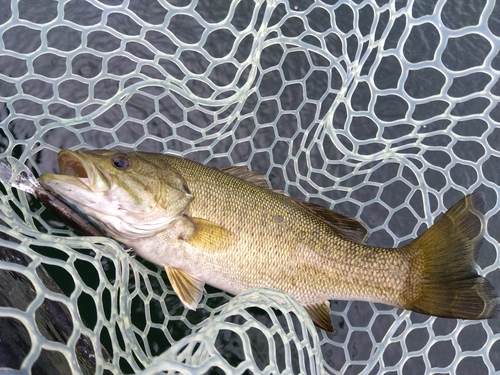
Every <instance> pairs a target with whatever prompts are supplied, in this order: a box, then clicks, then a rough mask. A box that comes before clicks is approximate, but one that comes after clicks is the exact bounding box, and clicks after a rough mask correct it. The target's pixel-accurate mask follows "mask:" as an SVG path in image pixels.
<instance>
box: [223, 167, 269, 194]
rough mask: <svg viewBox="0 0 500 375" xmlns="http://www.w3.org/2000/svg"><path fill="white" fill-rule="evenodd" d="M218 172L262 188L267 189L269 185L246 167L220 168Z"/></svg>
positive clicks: (259, 175) (262, 177) (263, 178)
mask: <svg viewBox="0 0 500 375" xmlns="http://www.w3.org/2000/svg"><path fill="white" fill-rule="evenodd" d="M220 170H221V171H222V172H224V173H227V174H230V175H232V176H235V177H238V178H240V179H242V180H244V181H246V182H250V183H252V184H254V185H257V186H260V187H262V188H266V189H269V185H268V183H267V180H266V179H265V177H264V176H262V175H261V174H258V173H257V172H255V171H250V170H248V167H247V166H246V165H234V166H231V167H225V168H220Z"/></svg>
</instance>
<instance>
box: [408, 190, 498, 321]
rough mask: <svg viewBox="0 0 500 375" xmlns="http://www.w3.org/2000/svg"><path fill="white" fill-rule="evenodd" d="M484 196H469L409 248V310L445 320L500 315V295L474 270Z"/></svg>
mask: <svg viewBox="0 0 500 375" xmlns="http://www.w3.org/2000/svg"><path fill="white" fill-rule="evenodd" d="M484 205H485V203H484V197H483V195H482V194H481V193H474V194H471V195H468V196H466V197H464V198H463V199H462V200H460V201H459V202H458V203H457V204H456V205H455V206H453V207H452V208H451V209H450V210H449V211H448V212H447V213H446V214H445V215H443V217H441V219H439V220H438V222H437V223H436V224H434V225H433V226H432V227H431V228H430V229H429V230H427V231H426V232H425V233H424V234H423V235H422V236H420V237H419V238H417V239H416V240H415V241H413V242H412V243H410V244H409V245H407V246H405V248H404V249H405V251H407V252H408V256H409V257H410V258H412V259H413V262H412V268H413V275H412V277H411V278H409V283H408V288H407V292H406V296H407V303H406V305H405V306H402V307H404V308H405V309H409V310H414V311H417V312H422V313H425V314H429V315H434V316H440V317H445V318H461V319H487V318H493V317H499V316H500V299H499V297H498V295H497V293H496V291H495V289H494V288H493V286H492V285H491V283H490V282H489V281H488V280H486V279H485V278H484V277H482V276H480V275H478V274H477V272H476V270H475V265H476V263H475V255H476V254H477V250H478V249H479V247H480V246H481V242H482V238H483V230H484V224H483V212H484Z"/></svg>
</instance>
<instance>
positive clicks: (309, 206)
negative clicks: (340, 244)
mask: <svg viewBox="0 0 500 375" xmlns="http://www.w3.org/2000/svg"><path fill="white" fill-rule="evenodd" d="M290 199H291V200H293V201H294V202H295V203H296V204H298V205H299V206H301V207H302V208H304V209H306V210H308V211H309V212H311V213H312V214H314V215H316V216H317V217H319V218H320V219H321V220H322V221H323V222H325V223H326V224H328V225H329V226H330V227H332V228H333V229H334V230H335V232H337V233H338V234H339V235H341V236H342V237H344V238H345V239H347V240H350V241H354V242H357V243H364V242H365V241H366V238H367V235H368V231H367V229H366V227H365V226H364V225H363V224H362V223H361V222H360V221H358V220H356V219H353V218H350V217H348V216H345V215H342V214H339V213H338V212H334V211H332V210H329V209H328V208H325V207H322V206H319V205H317V204H314V203H310V202H304V201H301V200H298V199H295V198H292V197H290Z"/></svg>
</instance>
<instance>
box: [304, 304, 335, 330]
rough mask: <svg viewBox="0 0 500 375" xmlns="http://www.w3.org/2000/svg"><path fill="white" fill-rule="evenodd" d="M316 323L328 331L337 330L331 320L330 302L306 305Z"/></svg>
mask: <svg viewBox="0 0 500 375" xmlns="http://www.w3.org/2000/svg"><path fill="white" fill-rule="evenodd" d="M304 308H305V309H306V311H307V313H308V314H309V316H310V317H311V319H312V321H313V322H314V324H315V325H316V326H317V327H319V328H321V329H324V330H325V331H328V332H335V329H333V326H332V322H331V321H330V303H329V302H328V301H323V302H320V303H317V304H315V305H308V306H304Z"/></svg>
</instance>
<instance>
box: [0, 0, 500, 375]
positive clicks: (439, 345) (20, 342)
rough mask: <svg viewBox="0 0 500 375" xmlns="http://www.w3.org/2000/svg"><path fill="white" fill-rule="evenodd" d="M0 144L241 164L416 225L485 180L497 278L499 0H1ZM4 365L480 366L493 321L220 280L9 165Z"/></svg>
mask: <svg viewBox="0 0 500 375" xmlns="http://www.w3.org/2000/svg"><path fill="white" fill-rule="evenodd" d="M0 33H1V39H0V121H1V129H0V153H1V154H0V157H5V156H13V157H15V158H17V159H19V160H20V161H21V162H22V163H24V164H26V165H27V166H28V167H30V168H31V169H32V171H33V172H34V173H35V174H37V175H38V174H40V173H42V172H53V171H56V169H57V167H56V153H57V152H58V151H59V150H60V149H63V148H70V149H79V148H122V149H136V150H142V151H152V152H170V153H175V154H178V155H182V156H184V157H187V158H190V159H193V160H196V161H200V162H203V163H205V164H208V165H211V166H215V167H225V166H228V165H233V164H246V165H248V166H249V167H250V168H251V169H252V170H257V171H259V172H261V173H262V174H264V175H265V177H266V178H267V179H268V181H269V182H270V184H271V185H272V187H273V188H277V189H283V190H285V192H286V193H287V194H289V195H292V196H294V197H297V198H301V199H306V200H309V201H312V202H314V203H318V204H321V205H323V206H327V207H330V208H332V209H335V210H336V211H339V212H341V213H344V214H346V215H349V216H352V217H356V218H358V219H360V220H361V221H362V222H364V223H365V224H366V225H367V226H368V227H369V228H370V238H369V241H368V243H369V244H371V245H377V246H386V247H393V246H399V245H401V244H403V243H407V242H408V241H410V240H411V239H413V238H415V237H416V236H418V235H419V234H420V233H422V232H423V231H424V230H425V229H426V228H427V227H429V226H430V225H431V224H432V223H433V222H434V221H435V220H436V218H437V217H438V216H439V215H441V214H442V213H443V212H444V211H445V210H446V209H447V208H449V207H451V206H452V205H453V204H454V203H455V202H456V201H458V200H459V199H460V198H461V197H462V196H463V195H465V194H467V193H470V192H472V191H474V190H480V191H482V192H483V193H484V195H485V197H486V201H487V210H488V211H487V213H486V220H487V227H486V233H485V241H484V244H483V246H482V247H481V249H480V251H479V254H478V259H477V263H478V271H479V272H480V273H481V274H483V275H485V276H486V277H487V278H488V279H489V280H490V281H491V282H492V283H493V285H494V286H495V287H496V289H497V290H500V259H499V256H498V250H497V248H498V241H499V240H500V235H499V233H500V231H499V229H498V228H499V227H500V215H499V214H498V211H499V203H498V191H499V189H500V172H499V167H500V131H499V129H498V124H499V123H500V105H499V104H498V101H499V97H500V84H499V81H498V76H499V71H500V56H499V49H498V46H499V45H500V5H498V2H495V1H486V0H473V1H465V0H448V1H441V0H430V1H429V0H421V1H384V0H380V1H333V0H330V1H324V2H322V1H316V2H314V1H308V0H304V1H289V2H281V1H250V0H242V1H234V2H230V1H218V0H216V1H212V0H210V1H189V0H172V1H167V0H165V1H158V0H147V1H139V0H130V1H121V0H102V1H91V0H71V1H49V0H38V1H31V0H26V1H22V0H21V1H6V0H0ZM0 190H1V191H2V195H0V200H1V204H0V232H1V233H2V234H1V236H0V327H1V328H0V351H1V355H0V358H1V361H4V362H3V363H1V364H0V373H3V372H4V371H8V369H10V370H12V369H15V370H21V372H22V373H28V371H31V372H32V373H47V374H55V373H61V374H70V373H73V374H79V373H85V374H91V373H98V374H101V373H108V374H110V373H136V374H137V373H143V374H154V373H158V372H161V371H170V373H247V374H248V373H332V374H358V373H365V374H382V373H383V374H422V373H429V372H433V373H453V374H470V373H474V374H488V373H494V372H495V371H500V322H499V320H498V319H497V320H489V321H479V322H477V321H462V320H453V319H439V318H434V317H429V316H426V315H422V314H417V313H410V312H408V311H402V310H398V309H394V308H392V307H389V306H385V305H381V304H372V303H366V302H346V301H332V302H331V318H332V322H333V325H334V327H335V328H336V330H337V333H335V334H329V333H326V332H324V331H321V330H317V329H316V328H315V327H314V326H313V325H312V322H311V321H310V320H309V318H308V316H307V315H306V313H305V312H304V310H303V309H302V308H301V307H300V306H298V305H297V303H296V302H294V301H293V300H291V299H289V298H288V297H286V296H284V295H282V294H280V293H277V292H273V291H266V290H259V291H253V292H250V293H247V294H245V295H241V296H238V297H236V298H232V297H231V296H229V295H227V294H225V293H223V292H221V291H219V290H215V289H213V288H210V287H207V292H206V293H205V295H204V297H203V299H202V301H201V303H200V306H199V309H198V310H197V311H196V312H193V311H188V310H186V309H184V308H183V307H182V305H181V304H180V302H179V299H178V298H177V297H176V295H175V293H174V292H173V290H172V288H171V286H170V284H169V283H168V280H167V278H166V276H165V274H164V272H162V271H160V270H158V269H157V268H156V267H155V266H153V265H151V264H148V263H146V262H144V261H142V260H141V259H138V258H133V257H132V256H131V255H130V254H128V253H127V252H126V251H125V250H124V249H122V248H121V247H120V246H119V245H118V244H117V243H115V242H114V241H112V240H109V239H103V238H91V237H81V236H78V235H77V234H76V233H74V231H73V230H71V229H70V228H67V227H66V226H64V224H62V223H61V222H60V221H58V220H56V219H55V218H54V217H53V216H51V215H50V214H49V213H48V212H47V211H46V210H45V209H44V208H43V207H42V206H41V205H40V204H39V203H38V202H37V201H36V200H35V199H34V198H33V197H32V196H30V195H29V194H26V193H24V192H22V191H19V190H17V189H13V188H11V186H10V185H9V184H8V183H6V182H3V183H2V184H0Z"/></svg>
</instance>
